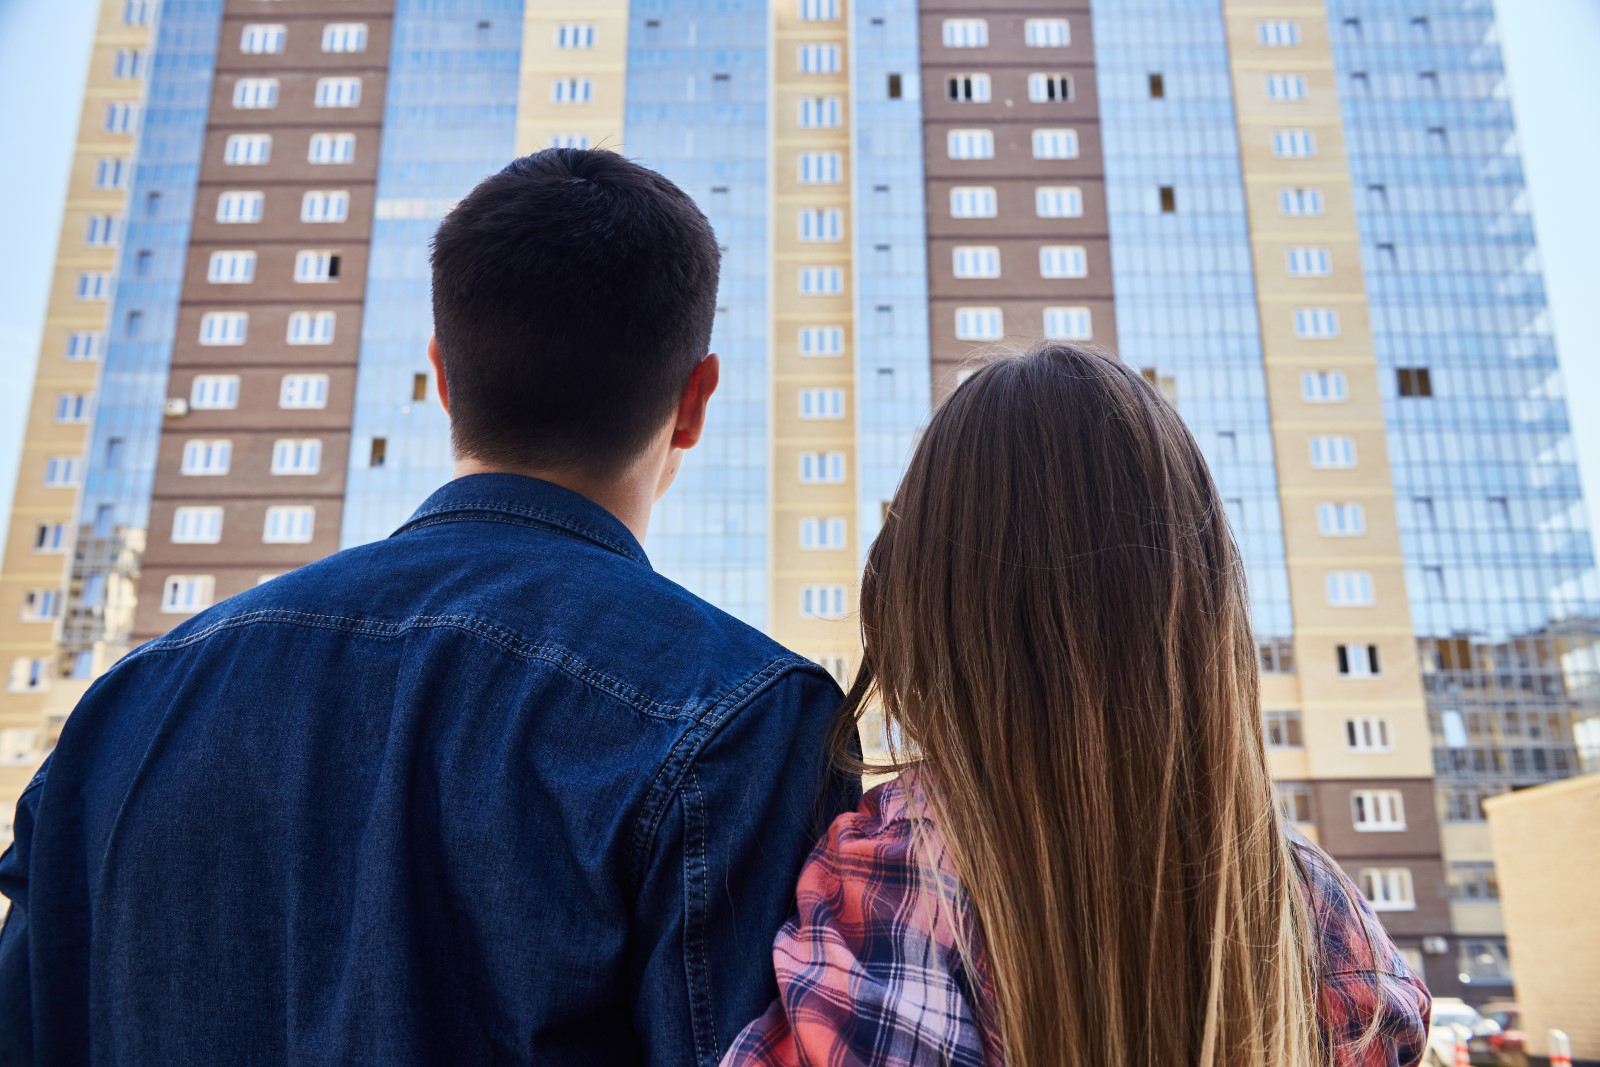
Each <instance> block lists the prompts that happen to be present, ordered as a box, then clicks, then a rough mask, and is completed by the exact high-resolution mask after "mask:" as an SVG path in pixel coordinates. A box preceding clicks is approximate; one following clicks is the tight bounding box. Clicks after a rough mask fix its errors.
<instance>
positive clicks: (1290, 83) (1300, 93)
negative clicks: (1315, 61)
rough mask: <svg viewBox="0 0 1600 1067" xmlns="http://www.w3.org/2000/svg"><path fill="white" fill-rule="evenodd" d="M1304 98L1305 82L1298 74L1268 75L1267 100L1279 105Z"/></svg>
mask: <svg viewBox="0 0 1600 1067" xmlns="http://www.w3.org/2000/svg"><path fill="white" fill-rule="evenodd" d="M1305 98H1306V80H1305V78H1303V77H1302V76H1300V75H1299V74H1269V75H1268V76H1267V99H1268V100H1276V101H1278V102H1280V103H1283V102H1287V101H1294V100H1304V99H1305Z"/></svg>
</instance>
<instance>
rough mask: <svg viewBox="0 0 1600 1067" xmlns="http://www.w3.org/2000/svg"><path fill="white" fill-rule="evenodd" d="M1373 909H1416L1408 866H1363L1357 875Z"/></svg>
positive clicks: (1363, 892)
mask: <svg viewBox="0 0 1600 1067" xmlns="http://www.w3.org/2000/svg"><path fill="white" fill-rule="evenodd" d="M1356 884H1357V885H1359V886H1360V887H1361V895H1362V896H1364V897H1366V898H1367V903H1368V904H1370V905H1371V906H1372V910H1373V911H1414V910H1415V909H1416V906H1417V902H1416V897H1415V896H1413V894H1412V887H1411V871H1410V869H1409V868H1406V867H1363V868H1362V869H1361V871H1360V872H1359V874H1358V875H1357V877H1356Z"/></svg>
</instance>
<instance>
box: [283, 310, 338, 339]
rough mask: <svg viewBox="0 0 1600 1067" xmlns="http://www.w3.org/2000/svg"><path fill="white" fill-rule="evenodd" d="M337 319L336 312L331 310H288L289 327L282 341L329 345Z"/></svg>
mask: <svg viewBox="0 0 1600 1067" xmlns="http://www.w3.org/2000/svg"><path fill="white" fill-rule="evenodd" d="M338 319H339V316H338V313H337V312H333V311H293V312H290V313H289V327H288V331H287V334H286V336H285V337H284V342H285V343H286V344H291V345H297V346H298V345H331V344H333V336H334V331H335V329H336V328H337V326H338Z"/></svg>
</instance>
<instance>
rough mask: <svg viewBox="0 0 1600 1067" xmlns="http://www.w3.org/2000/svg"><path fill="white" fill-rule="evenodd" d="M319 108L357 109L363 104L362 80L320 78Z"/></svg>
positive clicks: (316, 102)
mask: <svg viewBox="0 0 1600 1067" xmlns="http://www.w3.org/2000/svg"><path fill="white" fill-rule="evenodd" d="M312 102H313V103H315V104H316V106H317V107H355V106H356V105H357V104H359V103H361V79H360V78H318V79H317V94H316V96H315V97H314V98H313V101H312Z"/></svg>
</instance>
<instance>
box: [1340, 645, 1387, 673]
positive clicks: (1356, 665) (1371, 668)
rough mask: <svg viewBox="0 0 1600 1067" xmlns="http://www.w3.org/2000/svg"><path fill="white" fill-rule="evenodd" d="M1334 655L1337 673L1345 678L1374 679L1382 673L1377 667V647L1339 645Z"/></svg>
mask: <svg viewBox="0 0 1600 1067" xmlns="http://www.w3.org/2000/svg"><path fill="white" fill-rule="evenodd" d="M1336 653H1337V657H1336V658H1337V659H1338V663H1339V673H1340V674H1342V675H1344V676H1345V677H1346V678H1376V677H1377V676H1378V675H1379V674H1381V673H1383V672H1382V671H1381V670H1380V669H1379V666H1378V646H1377V645H1339V646H1338V648H1337V649H1336Z"/></svg>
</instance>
